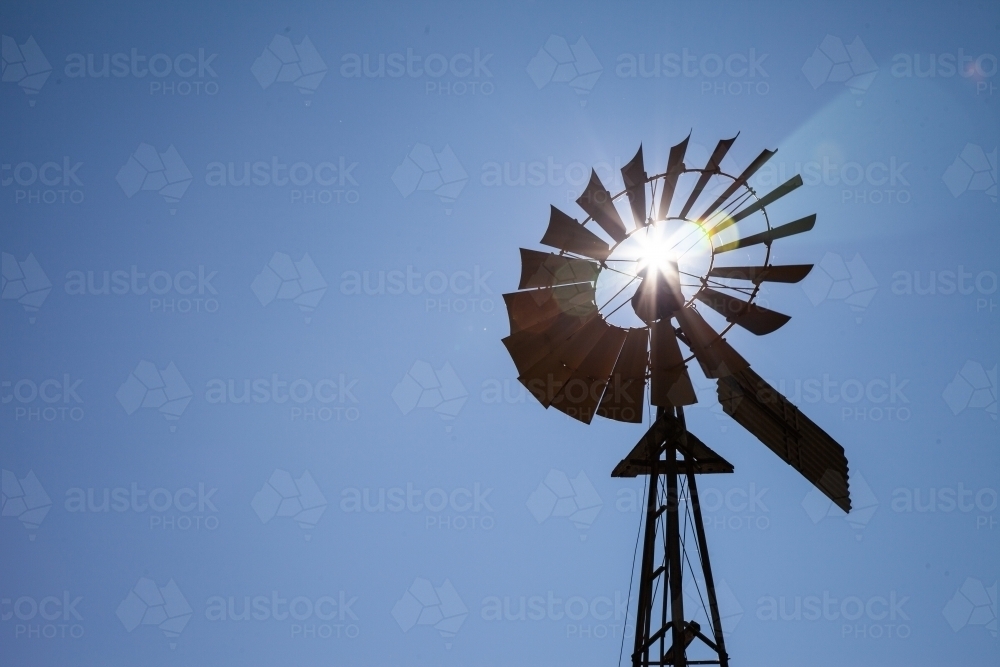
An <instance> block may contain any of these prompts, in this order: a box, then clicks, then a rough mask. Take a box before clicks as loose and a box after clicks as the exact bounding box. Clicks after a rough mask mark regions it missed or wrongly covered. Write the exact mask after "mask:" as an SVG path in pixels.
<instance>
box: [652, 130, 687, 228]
mask: <svg viewBox="0 0 1000 667" xmlns="http://www.w3.org/2000/svg"><path fill="white" fill-rule="evenodd" d="M689 139H691V134H690V133H688V135H687V137H686V138H685V139H684V141H682V142H681V143H679V144H677V145H676V146H674V147H673V148H671V149H670V157H669V158H668V159H667V172H666V176H664V177H663V192H661V193H660V210H659V211H658V212H657V214H656V219H657V220H666V219H667V215H669V214H670V200H671V199H673V198H674V190H675V189H677V179H678V178H679V177H680V175H681V172H682V171H683V170H684V154H685V153H686V152H687V147H688V140H689Z"/></svg>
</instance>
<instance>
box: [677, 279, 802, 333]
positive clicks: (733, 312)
mask: <svg viewBox="0 0 1000 667" xmlns="http://www.w3.org/2000/svg"><path fill="white" fill-rule="evenodd" d="M695 298H696V299H698V300H699V301H701V302H702V303H704V304H706V305H707V306H709V307H711V309H712V310H714V311H715V312H717V313H719V314H720V315H722V316H723V317H725V318H726V320H727V321H729V322H732V323H733V324H738V325H739V326H741V327H743V328H744V329H746V330H747V331H749V332H750V333H753V334H757V335H758V336H764V335H766V334H769V333H771V332H772V331H777V330H778V329H780V328H781V327H783V326H784V325H785V323H786V322H788V320H790V319H792V318H791V317H789V316H788V315H785V314H783V313H779V312H776V311H773V310H768V309H767V308H763V307H761V306H758V305H757V304H754V303H747V302H746V301H744V300H742V299H737V298H736V297H734V296H730V295H729V294H725V293H723V292H717V291H716V290H714V289H711V288H710V287H705V288H702V289H701V291H699V292H698V293H697V294H695Z"/></svg>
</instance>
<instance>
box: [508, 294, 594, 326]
mask: <svg viewBox="0 0 1000 667" xmlns="http://www.w3.org/2000/svg"><path fill="white" fill-rule="evenodd" d="M595 297H596V293H595V291H594V285H593V284H592V283H578V284H575V285H561V286H559V287H547V288H543V289H539V290H532V291H530V292H511V293H509V294H504V295H503V300H504V303H505V304H506V305H507V316H508V317H509V319H510V332H511V334H515V333H518V332H520V331H525V330H534V331H535V332H538V331H542V330H544V328H545V327H547V326H548V324H546V322H547V321H548V320H551V319H552V318H554V317H556V316H557V315H560V314H562V315H568V316H573V317H578V318H580V317H587V316H589V315H591V314H593V313H596V312H597V302H596V301H595ZM539 326H541V328H539Z"/></svg>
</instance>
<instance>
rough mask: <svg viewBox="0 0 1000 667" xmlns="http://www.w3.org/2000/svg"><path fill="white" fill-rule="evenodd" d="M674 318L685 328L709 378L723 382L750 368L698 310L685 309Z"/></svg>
mask: <svg viewBox="0 0 1000 667" xmlns="http://www.w3.org/2000/svg"><path fill="white" fill-rule="evenodd" d="M674 316H675V317H676V318H677V321H678V322H679V323H680V325H681V331H682V332H683V333H684V337H685V339H686V340H685V341H684V342H685V343H686V344H687V346H688V347H690V348H691V352H693V353H694V358H695V359H697V360H698V364H699V365H700V366H701V370H702V371H703V372H704V373H705V377H709V378H721V377H725V376H727V375H730V374H732V373H736V372H739V371H741V370H743V369H745V368H749V367H750V364H749V363H748V362H747V360H746V359H744V358H743V357H741V356H740V355H739V353H738V352H737V351H736V350H734V349H733V348H732V346H731V345H729V343H727V342H726V341H725V339H724V338H723V337H722V336H720V335H719V334H718V333H717V332H716V331H715V329H713V328H712V327H711V326H710V325H709V324H708V322H706V321H705V320H704V318H702V316H701V315H700V314H699V313H698V311H697V310H695V309H694V308H681V309H680V310H678V311H677V312H676V313H674Z"/></svg>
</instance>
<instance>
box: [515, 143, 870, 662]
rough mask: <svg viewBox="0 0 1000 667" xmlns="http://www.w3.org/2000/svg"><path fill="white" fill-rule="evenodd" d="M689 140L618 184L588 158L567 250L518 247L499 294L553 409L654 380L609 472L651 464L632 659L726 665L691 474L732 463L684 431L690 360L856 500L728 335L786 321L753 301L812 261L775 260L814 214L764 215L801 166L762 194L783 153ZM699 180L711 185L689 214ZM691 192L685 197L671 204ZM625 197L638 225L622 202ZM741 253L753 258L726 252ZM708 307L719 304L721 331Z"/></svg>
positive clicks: (550, 233)
mask: <svg viewBox="0 0 1000 667" xmlns="http://www.w3.org/2000/svg"><path fill="white" fill-rule="evenodd" d="M689 139H690V136H689V137H688V138H686V139H684V141H682V142H681V143H679V144H677V145H676V146H674V147H672V148H671V149H670V155H669V158H668V161H667V167H666V171H664V172H663V173H660V174H656V175H653V176H649V175H647V173H646V170H645V165H644V163H643V157H642V147H641V146H640V147H639V151H638V152H637V153H636V155H635V157H634V158H633V159H632V160H631V161H630V162H629V163H628V164H627V165H625V167H624V168H622V170H621V173H622V179H623V182H624V184H625V189H624V190H623V191H621V192H619V193H618V194H616V195H612V194H611V193H610V192H609V191H608V190H607V189H606V188H605V187H604V185H603V184H602V183H601V180H600V178H598V176H597V173H596V172H594V171H592V172H591V177H590V182H589V184H588V185H587V188H586V190H585V191H584V192H583V194H582V195H581V196H580V197H579V199H577V200H576V201H577V204H579V206H580V208H582V209H583V211H584V212H585V213H586V214H587V217H586V218H585V219H584V220H583V222H582V223H581V222H579V221H578V220H576V219H574V218H572V217H571V216H569V215H567V214H566V213H563V212H562V211H560V210H559V209H557V208H555V207H554V206H553V207H552V209H551V215H550V218H549V226H548V229H547V230H546V232H545V234H544V236H543V237H542V240H541V242H542V244H543V245H547V246H549V247H553V248H556V249H558V251H559V252H558V253H552V252H539V251H536V250H528V249H524V248H522V249H521V280H520V284H519V286H518V289H519V291H517V292H512V293H509V294H505V295H504V301H505V303H506V305H507V312H508V315H509V318H510V335H509V336H508V337H506V338H504V339H503V343H504V345H505V346H506V347H507V350H508V352H509V353H510V356H511V358H512V359H513V361H514V365H515V366H516V367H517V371H518V375H519V377H518V380H520V381H521V383H522V384H524V385H525V387H527V388H528V390H529V391H530V392H531V393H532V395H533V396H534V397H535V398H536V399H537V400H538V401H539V402H540V403H541V404H542V405H543V406H545V407H546V408H549V407H554V408H556V409H557V410H560V411H562V412H564V413H566V414H567V415H569V416H571V417H573V418H574V419H578V420H580V421H582V422H584V423H586V424H589V423H591V421H592V420H593V418H594V417H595V416H599V417H604V418H607V419H612V420H616V421H622V422H629V423H642V421H643V416H644V413H645V410H644V406H645V404H646V397H647V392H646V389H647V385H648V387H649V393H648V400H649V404H650V406H651V407H650V411H652V407H653V406H655V409H656V411H655V418H654V419H652V425H651V426H650V427H649V429H648V430H647V431H646V433H645V435H643V437H642V438H641V439H640V440H639V442H638V443H637V444H636V445H635V447H634V448H633V449H632V450H631V452H629V454H628V455H627V456H626V457H625V458H624V459H622V461H621V462H620V463H619V464H618V465H617V466H616V467H615V469H614V471H613V472H612V475H613V476H616V477H635V476H639V475H644V476H648V482H647V484H646V505H645V510H644V511H645V516H644V528H643V530H644V540H643V550H642V559H641V566H640V567H641V569H640V581H639V595H638V607H637V612H636V616H635V621H636V632H635V644H634V647H633V652H632V664H633V665H634V666H636V667H639V666H647V665H677V666H680V667H683V666H686V665H693V664H718V665H722V666H724V667H725V666H726V665H728V664H729V655H728V653H727V652H726V648H725V638H724V636H723V632H722V621H721V613H720V609H719V603H718V600H717V595H716V588H715V582H714V578H713V574H712V568H711V562H710V559H709V555H708V543H707V541H706V537H705V527H704V522H703V520H702V515H701V506H700V501H699V497H698V489H697V475H699V474H715V473H731V472H733V466H732V464H730V463H729V462H728V461H726V460H725V459H724V458H722V457H721V456H720V455H719V454H717V453H716V452H715V451H713V450H712V449H711V448H709V447H708V446H707V445H706V444H705V443H703V442H702V441H701V440H699V439H698V438H697V437H696V436H695V435H694V434H692V433H690V432H689V431H688V430H687V425H686V423H685V419H684V406H687V405H692V404H694V403H696V402H697V398H696V396H695V392H694V387H693V386H692V383H691V378H690V376H689V375H688V370H687V365H688V362H690V361H692V360H694V361H696V362H697V364H698V366H699V367H700V369H701V372H702V373H704V375H705V376H706V377H707V378H710V379H712V380H715V381H716V382H717V386H718V396H719V401H720V403H721V404H722V407H723V410H724V411H725V412H726V414H728V415H729V416H730V417H732V418H733V419H735V420H736V421H737V422H738V423H739V424H741V425H742V426H743V427H744V428H746V429H747V430H748V431H749V432H750V433H751V434H753V435H754V436H756V437H757V439H759V440H760V441H761V442H762V443H764V444H765V445H766V446H767V447H768V448H769V449H771V450H772V451H773V452H774V453H775V454H777V455H778V456H779V457H780V458H781V459H782V460H784V461H785V462H786V463H788V464H789V465H790V466H792V467H793V468H795V469H796V470H798V471H799V473H801V474H802V475H803V476H804V477H805V478H806V479H807V480H809V481H810V482H811V483H812V484H813V485H815V486H816V487H817V488H818V489H819V490H820V491H822V492H823V493H824V494H825V495H826V496H827V497H829V498H830V499H831V500H832V501H833V502H834V503H836V504H837V506H839V507H840V508H841V509H843V510H844V511H845V512H846V511H850V508H851V504H850V495H849V491H848V469H847V459H846V457H845V455H844V449H843V447H841V446H840V445H839V444H838V443H837V442H836V441H834V440H833V438H831V437H830V436H829V435H827V434H826V433H825V432H824V431H823V430H822V429H821V428H820V427H819V426H817V425H816V424H814V423H813V422H812V421H811V420H809V419H808V418H807V417H806V416H805V415H803V414H802V413H801V412H800V411H799V410H798V408H796V407H795V406H794V405H792V404H791V402H789V401H788V400H787V399H786V398H785V397H784V396H782V395H781V394H780V393H779V392H778V391H777V390H776V389H774V388H773V387H771V386H770V385H768V384H767V383H766V382H765V381H764V380H763V379H762V378H761V377H760V376H759V375H757V374H756V373H755V372H754V371H753V370H752V369H751V368H750V364H749V362H747V361H746V360H745V359H744V358H743V357H742V356H741V355H740V354H739V353H738V352H737V351H736V350H735V349H734V348H733V347H732V346H731V345H730V344H729V343H728V342H727V341H726V339H725V335H726V334H727V333H728V332H729V330H730V329H731V328H732V327H733V326H739V327H742V328H744V329H746V330H748V331H750V332H751V333H753V334H756V335H758V336H762V335H765V334H768V333H771V332H773V331H775V330H776V329H778V328H780V327H781V326H783V325H784V324H785V323H786V322H788V320H789V319H790V318H789V316H787V315H783V314H781V313H779V312H776V311H773V310H770V309H768V308H765V307H763V306H761V305H759V304H757V303H756V301H757V297H758V294H759V292H760V290H761V284H762V283H764V282H770V283H795V282H798V281H800V280H802V278H804V277H805V276H806V274H808V273H809V271H810V270H811V269H812V265H811V264H804V265H803V264H799V265H774V264H772V263H771V246H772V244H773V243H774V242H775V241H776V240H778V239H782V238H786V237H789V236H793V235H795V234H800V233H803V232H807V231H809V230H810V229H812V227H813V225H814V224H815V222H816V216H815V215H808V216H805V217H802V218H799V219H797V220H794V221H792V222H788V223H785V224H782V225H779V226H773V225H772V224H771V220H770V218H769V216H768V213H767V207H768V206H770V205H771V204H773V203H774V202H775V201H777V200H778V199H780V198H782V197H784V196H785V195H787V194H789V193H791V192H792V191H794V190H795V189H797V188H798V187H800V186H801V185H802V178H801V177H800V176H795V177H793V178H792V179H790V180H788V181H787V182H786V183H784V184H782V185H780V186H778V187H777V188H775V189H774V190H772V191H771V192H769V193H767V194H764V195H759V194H758V193H757V192H756V191H755V190H754V189H753V188H752V187H750V185H749V184H748V181H749V179H750V177H751V176H753V175H754V173H756V172H757V170H758V169H760V167H761V166H763V165H764V164H765V163H766V162H767V161H768V160H769V159H770V158H771V157H772V156H773V155H774V154H775V152H776V151H769V150H764V151H762V152H761V153H760V155H758V156H757V158H755V159H754V160H753V161H752V162H751V163H750V164H749V165H748V166H747V167H746V168H745V169H744V170H743V171H742V172H741V173H740V174H739V175H731V174H728V173H725V172H724V171H722V168H721V165H722V161H723V159H724V158H725V156H726V154H727V153H728V151H729V149H730V147H731V146H732V144H733V142H734V141H735V140H736V137H733V138H732V139H724V140H721V141H719V142H718V144H717V145H716V147H715V150H714V151H713V152H712V154H711V156H710V157H709V159H708V162H707V163H706V164H705V166H704V167H701V168H694V167H689V166H687V165H686V164H685V162H684V160H685V155H686V153H687V148H688V140H689ZM706 190H707V191H708V192H709V193H715V192H718V194H717V196H716V197H715V199H714V200H713V201H712V202H711V203H710V204H709V205H708V206H707V207H704V208H702V209H700V213H697V214H693V213H692V211H693V209H694V208H695V206H696V205H697V204H698V200H699V198H700V197H701V195H702V194H703V193H705V192H706ZM682 192H687V198H686V199H683V204H680V202H681V201H682V198H678V199H677V201H676V202H675V201H674V197H675V195H678V194H679V193H682ZM625 204H627V206H628V210H629V211H630V212H631V217H632V225H630V226H629V227H626V225H625V222H624V221H623V219H622V216H621V214H620V212H619V208H618V205H622V206H624V205H625ZM675 204H680V209H679V210H677V211H673V210H672V209H673V208H675ZM590 223H594V225H591V226H590V227H588V225H589V224H590ZM595 227H596V228H595ZM736 251H739V252H736ZM731 253H734V254H731ZM733 256H736V257H741V258H745V259H742V261H744V262H746V263H744V264H742V265H734V264H731V263H730V262H731V261H732V260H728V258H730V257H733ZM727 260H728V261H727ZM737 261H739V260H737ZM606 278H607V279H606ZM699 305H704V306H707V308H708V309H710V311H714V313H715V314H716V315H712V316H711V317H713V318H714V319H717V320H718V322H719V325H718V328H717V327H716V326H713V325H712V324H711V323H710V322H709V321H708V320H706V318H705V316H703V314H702V313H701V312H699V309H698V306H699ZM626 306H630V308H625V307H626ZM705 314H706V315H707V314H708V312H706V313H705ZM623 318H624V321H622V320H623ZM681 344H683V345H684V347H685V348H686V349H687V350H688V351H689V353H688V354H685V353H684V352H682V349H681ZM651 417H652V415H651ZM692 552H693V553H694V558H693V559H692V557H691V553H692ZM685 584H687V586H688V589H689V591H688V592H689V593H690V589H692V588H693V589H694V593H696V594H697V596H698V598H699V599H700V600H701V602H702V604H701V607H702V609H703V611H704V613H705V617H706V619H705V620H706V622H707V626H708V627H704V628H703V627H702V625H701V624H700V623H698V622H697V621H695V620H691V619H692V616H691V615H685V588H684V587H685ZM689 611H690V609H689ZM689 654H690V655H689Z"/></svg>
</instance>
